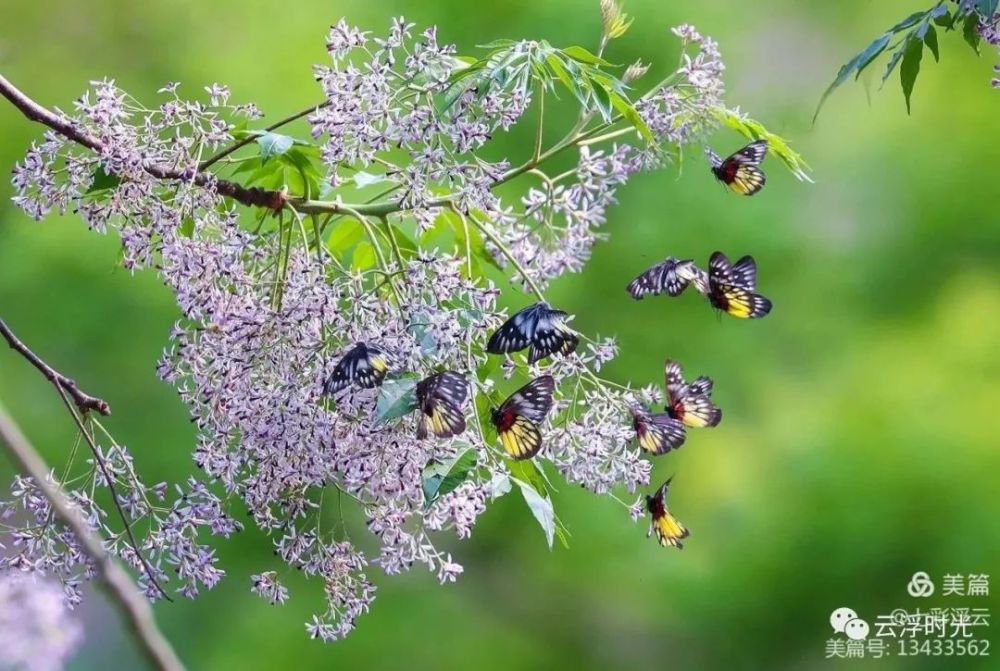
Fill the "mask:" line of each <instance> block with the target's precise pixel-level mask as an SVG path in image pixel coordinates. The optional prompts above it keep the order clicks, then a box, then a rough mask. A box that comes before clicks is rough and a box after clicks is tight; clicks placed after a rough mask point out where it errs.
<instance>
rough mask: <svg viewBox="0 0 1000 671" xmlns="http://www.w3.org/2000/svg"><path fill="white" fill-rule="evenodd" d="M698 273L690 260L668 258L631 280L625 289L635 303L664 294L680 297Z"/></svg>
mask: <svg viewBox="0 0 1000 671" xmlns="http://www.w3.org/2000/svg"><path fill="white" fill-rule="evenodd" d="M698 272H699V270H698V268H696V267H695V265H694V261H692V260H691V259H683V260H682V259H677V258H675V257H673V256H668V257H667V258H665V259H664V260H663V261H660V262H659V263H657V264H656V265H655V266H653V267H652V268H648V269H647V270H645V271H644V272H643V273H642V274H641V275H639V276H638V277H636V278H635V279H634V280H632V281H631V282H630V283H629V285H628V287H626V289H627V291H628V292H629V294H631V296H632V298H634V299H636V300H637V301H638V300H642V299H643V298H645V297H646V296H650V295H652V296H655V295H657V294H662V293H664V292H666V294H667V295H668V296H680V295H681V294H682V293H683V292H684V290H685V289H687V287H688V284H690V283H691V282H692V281H693V280H694V278H695V277H697V276H698ZM700 272H704V271H700Z"/></svg>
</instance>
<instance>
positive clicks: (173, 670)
mask: <svg viewBox="0 0 1000 671" xmlns="http://www.w3.org/2000/svg"><path fill="white" fill-rule="evenodd" d="M0 438H2V441H0V442H3V444H4V445H5V446H6V447H7V452H9V453H10V455H11V456H13V457H14V459H15V461H17V463H18V465H19V466H20V468H21V470H22V471H23V472H24V473H26V474H28V475H29V476H31V478H32V480H34V482H35V484H36V485H37V486H38V488H39V490H41V492H42V493H43V494H44V495H45V498H46V499H48V501H49V504H50V505H51V506H52V510H53V512H54V513H55V515H56V517H57V518H59V520H60V521H61V522H62V523H63V524H65V525H66V526H67V527H68V528H69V529H70V530H71V531H72V532H73V535H74V536H76V539H77V540H78V541H79V542H80V548H81V549H82V551H83V552H84V553H85V554H86V555H87V557H88V558H89V559H90V561H91V562H93V564H94V568H95V571H96V576H97V580H98V581H99V582H100V583H101V584H102V585H103V586H104V587H105V589H106V591H107V593H108V596H109V597H110V598H111V601H112V602H113V603H114V604H115V606H117V608H118V610H119V611H120V612H121V615H122V617H123V618H124V619H125V621H126V623H127V624H128V626H129V628H130V629H131V630H132V632H133V633H134V634H135V636H136V638H137V639H138V640H139V643H140V645H141V647H142V651H143V654H144V655H145V656H146V658H147V659H148V660H149V662H150V663H151V664H152V665H153V667H154V668H156V669H160V671H183V669H184V665H183V664H181V661H180V659H178V657H177V654H176V653H175V652H174V650H173V648H172V647H171V646H170V642H169V641H167V639H166V638H165V637H164V636H163V633H162V632H161V631H160V630H159V628H158V627H157V625H156V619H155V618H154V616H153V609H152V608H151V607H150V605H149V602H148V601H147V600H146V598H145V597H144V596H143V595H142V594H141V593H140V592H139V590H138V588H137V587H136V586H135V584H134V583H133V582H132V580H131V578H129V575H128V573H127V572H126V571H125V570H124V569H123V568H122V567H121V566H119V565H118V563H117V562H115V561H114V559H112V557H111V555H110V554H108V552H107V550H105V549H104V545H103V543H102V542H101V539H100V538H99V537H98V536H97V535H96V534H94V532H92V531H91V530H90V528H89V527H88V526H87V524H86V523H85V522H84V521H83V519H82V517H81V516H80V514H79V512H78V511H77V510H76V509H75V508H73V507H72V506H71V505H70V503H69V501H67V500H66V498H65V496H64V495H63V493H62V491H61V490H60V489H59V488H58V487H57V486H56V485H54V484H52V483H51V482H49V481H48V473H49V467H48V465H47V464H46V463H45V461H44V460H42V458H41V456H39V454H38V453H37V452H36V451H35V449H34V448H33V447H32V446H31V444H30V443H29V442H28V440H27V438H25V437H24V434H23V433H22V432H21V430H20V428H19V427H18V426H17V424H15V423H14V420H13V419H11V417H10V416H9V415H8V414H7V411H6V410H5V409H4V407H3V406H2V405H0Z"/></svg>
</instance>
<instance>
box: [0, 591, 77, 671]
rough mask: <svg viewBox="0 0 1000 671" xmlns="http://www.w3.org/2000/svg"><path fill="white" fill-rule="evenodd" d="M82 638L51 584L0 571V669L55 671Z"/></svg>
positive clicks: (59, 595) (61, 599) (61, 665)
mask: <svg viewBox="0 0 1000 671" xmlns="http://www.w3.org/2000/svg"><path fill="white" fill-rule="evenodd" d="M82 638H83V628H82V627H81V626H80V623H79V622H77V621H76V620H75V619H73V618H71V617H70V616H69V612H68V611H67V608H66V604H65V603H64V599H63V593H62V591H61V590H60V589H59V587H58V585H56V584H55V582H54V581H52V580H50V579H46V578H44V577H42V576H40V575H37V574H32V573H25V572H21V571H0V667H2V668H4V669H23V671H58V670H59V669H61V668H63V665H64V663H65V662H66V660H67V659H68V658H69V657H70V655H72V654H73V652H74V650H75V649H76V647H77V646H78V645H79V644H80V641H81V639H82Z"/></svg>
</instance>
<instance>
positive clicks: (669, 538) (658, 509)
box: [646, 480, 691, 550]
mask: <svg viewBox="0 0 1000 671" xmlns="http://www.w3.org/2000/svg"><path fill="white" fill-rule="evenodd" d="M669 490H670V480H667V481H666V482H664V483H663V484H662V485H661V486H660V488H659V489H657V490H656V493H655V494H653V495H652V496H646V510H647V511H649V515H650V522H649V534H647V535H651V534H654V533H655V534H656V540H657V541H658V542H659V543H660V545H662V546H664V547H675V548H677V549H678V550H682V549H683V548H684V543H683V542H682V541H683V540H684V539H685V538H687V537H688V536H689V535H690V533H691V532H689V531H688V529H687V527H685V526H684V525H683V524H681V522H680V520H678V519H677V518H676V517H674V516H673V515H672V514H671V513H670V511H669V509H668V508H667V492H668V491H669Z"/></svg>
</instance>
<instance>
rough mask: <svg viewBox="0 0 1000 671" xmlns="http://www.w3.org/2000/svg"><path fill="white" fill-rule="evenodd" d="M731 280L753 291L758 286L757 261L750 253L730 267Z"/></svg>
mask: <svg viewBox="0 0 1000 671" xmlns="http://www.w3.org/2000/svg"><path fill="white" fill-rule="evenodd" d="M729 282H730V284H735V285H736V286H738V287H743V288H744V289H749V290H750V291H753V290H754V289H756V288H757V262H756V261H754V258H753V257H752V256H750V255H747V256H744V257H743V258H741V259H740V260H739V261H737V262H736V263H734V264H733V266H732V268H730V269H729Z"/></svg>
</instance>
